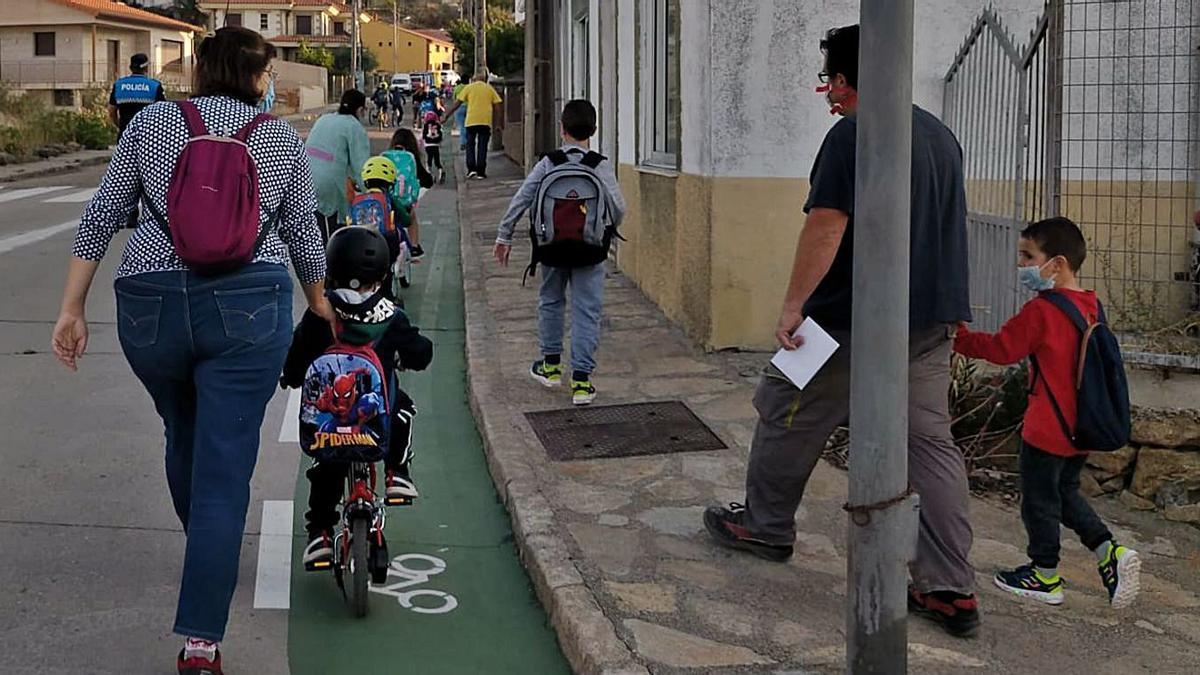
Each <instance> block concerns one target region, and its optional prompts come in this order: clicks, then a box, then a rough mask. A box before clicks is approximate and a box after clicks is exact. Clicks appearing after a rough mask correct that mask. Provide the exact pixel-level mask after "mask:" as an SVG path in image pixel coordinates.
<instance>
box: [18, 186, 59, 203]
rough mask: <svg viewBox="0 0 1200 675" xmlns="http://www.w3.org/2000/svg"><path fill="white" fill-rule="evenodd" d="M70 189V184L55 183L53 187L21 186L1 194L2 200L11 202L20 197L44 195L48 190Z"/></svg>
mask: <svg viewBox="0 0 1200 675" xmlns="http://www.w3.org/2000/svg"><path fill="white" fill-rule="evenodd" d="M69 189H71V186H70V185H54V186H51V187H35V188H21V189H20V190H13V191H12V192H5V193H4V194H0V202H11V201H16V200H18V199H25V198H26V197H36V196H37V195H44V194H46V193H47V192H55V191H57V190H69Z"/></svg>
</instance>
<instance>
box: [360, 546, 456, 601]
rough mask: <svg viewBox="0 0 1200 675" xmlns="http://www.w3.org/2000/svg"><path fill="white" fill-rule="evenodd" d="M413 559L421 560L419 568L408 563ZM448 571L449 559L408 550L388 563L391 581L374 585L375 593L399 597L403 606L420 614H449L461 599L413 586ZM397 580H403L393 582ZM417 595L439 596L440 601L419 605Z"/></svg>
mask: <svg viewBox="0 0 1200 675" xmlns="http://www.w3.org/2000/svg"><path fill="white" fill-rule="evenodd" d="M413 562H415V563H417V567H418V569H413V568H411V567H409V566H408V564H409V563H413ZM445 571H446V561H445V560H442V559H441V558H437V557H435V556H431V555H424V554H421V553H405V554H403V555H398V556H396V557H395V558H392V562H391V564H390V565H388V581H389V583H387V584H384V585H382V586H375V585H372V586H371V592H372V593H378V594H380V595H386V596H389V597H393V598H396V601H397V602H398V603H400V606H401V607H403V608H404V609H407V610H410V611H412V612H416V613H417V614H446V613H448V612H453V611H454V610H455V608H457V607H458V598H456V597H454V596H453V595H450V594H449V593H446V592H445V591H439V590H437V589H433V588H413V587H414V586H423V585H425V584H427V583H429V580H430V579H431V578H433V577H435V576H437V575H439V574H441V573H442V572H445ZM393 579H399V580H400V581H397V582H395V583H391V581H392V580H393ZM405 589H413V590H405ZM416 598H435V599H436V600H435V602H436V603H437V604H432V603H429V602H428V601H427V602H426V603H425V604H422V605H419V604H417V603H416V602H414V600H415V599H416ZM425 605H430V606H425Z"/></svg>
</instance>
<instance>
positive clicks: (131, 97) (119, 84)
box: [108, 73, 167, 132]
mask: <svg viewBox="0 0 1200 675" xmlns="http://www.w3.org/2000/svg"><path fill="white" fill-rule="evenodd" d="M166 98H167V97H166V95H165V94H164V93H163V86H162V83H161V82H159V81H158V80H155V79H153V78H150V77H147V76H146V75H143V74H141V73H134V74H133V75H126V76H125V77H122V78H121V79H119V80H117V81H116V82H115V83H114V84H113V90H112V95H111V96H109V98H108V103H109V105H113V106H116V108H117V128H119V129H120V130H121V131H122V132H124V131H125V127H127V126H129V120H131V119H133V116H134V115H136V114H138V113H139V112H141V110H142V108H145V107H146V106H148V105H150V104H151V103H154V102H156V101H165V100H166Z"/></svg>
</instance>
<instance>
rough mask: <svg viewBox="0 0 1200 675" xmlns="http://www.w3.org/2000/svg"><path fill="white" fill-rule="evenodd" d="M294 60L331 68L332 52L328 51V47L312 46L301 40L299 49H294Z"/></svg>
mask: <svg viewBox="0 0 1200 675" xmlns="http://www.w3.org/2000/svg"><path fill="white" fill-rule="evenodd" d="M296 62H297V63H307V64H308V65H310V66H320V67H322V68H324V69H326V70H333V52H331V51H329V48H328V47H324V46H321V47H313V46H311V45H309V44H308V43H307V42H301V43H300V49H298V50H296Z"/></svg>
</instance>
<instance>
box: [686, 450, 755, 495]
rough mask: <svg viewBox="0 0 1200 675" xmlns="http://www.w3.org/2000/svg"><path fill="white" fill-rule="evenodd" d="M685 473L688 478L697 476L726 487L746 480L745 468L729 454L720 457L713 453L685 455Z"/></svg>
mask: <svg viewBox="0 0 1200 675" xmlns="http://www.w3.org/2000/svg"><path fill="white" fill-rule="evenodd" d="M683 475H685V476H687V477H688V478H695V479H696V480H702V481H706V482H709V483H713V484H714V485H723V486H726V487H736V486H738V485H741V484H742V483H744V482H745V475H744V474H743V470H742V469H741V467H739V466H737V465H736V464H735V463H734V462H733V461H732V459H731V458H730V457H729V456H727V455H723V456H720V457H714V456H711V455H691V456H687V457H684V458H683Z"/></svg>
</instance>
